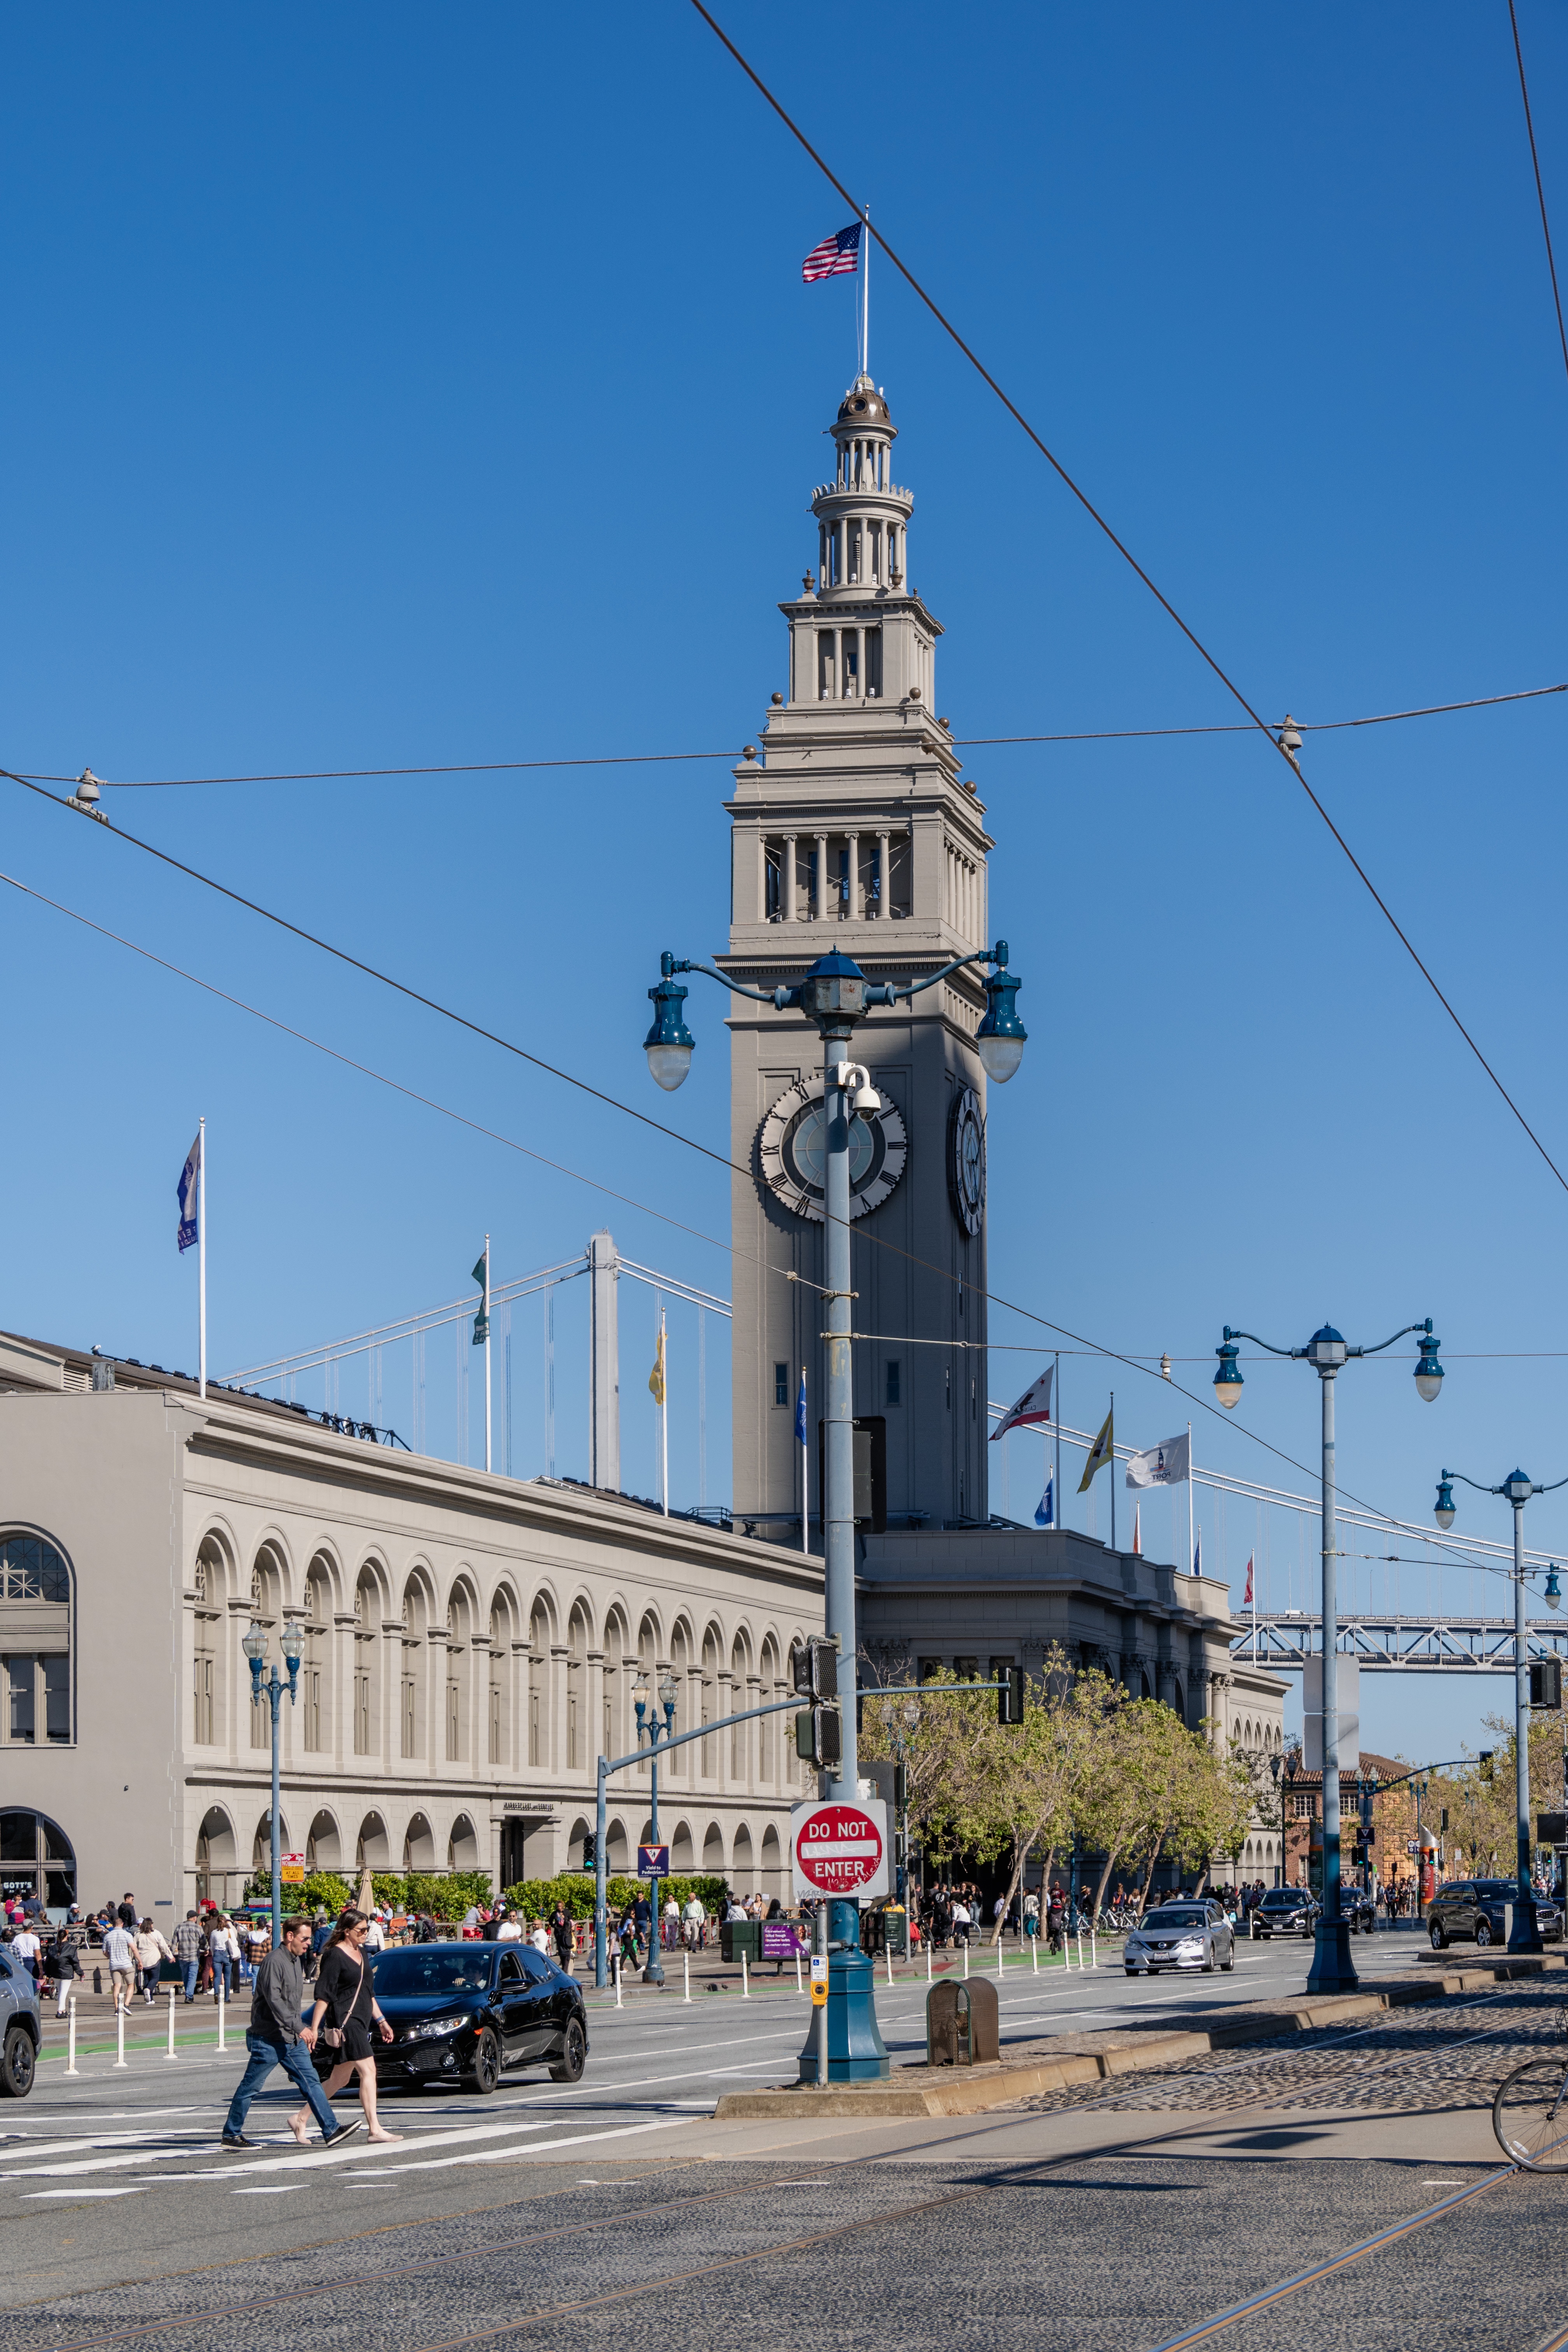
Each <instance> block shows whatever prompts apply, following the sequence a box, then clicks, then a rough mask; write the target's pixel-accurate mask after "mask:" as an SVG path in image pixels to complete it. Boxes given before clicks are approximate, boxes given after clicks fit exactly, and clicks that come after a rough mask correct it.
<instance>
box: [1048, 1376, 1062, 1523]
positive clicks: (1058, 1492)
mask: <svg viewBox="0 0 1568 2352" xmlns="http://www.w3.org/2000/svg"><path fill="white" fill-rule="evenodd" d="M1051 1390H1052V1393H1053V1394H1054V1396H1055V1398H1056V1401H1057V1468H1056V1478H1055V1482H1054V1484H1053V1486H1052V1487H1051V1524H1052V1526H1053V1527H1058V1528H1059V1527H1060V1525H1061V1523H1062V1351H1061V1349H1059V1348H1058V1349H1057V1370H1056V1378H1055V1379H1054V1380H1053V1381H1052V1382H1051Z"/></svg>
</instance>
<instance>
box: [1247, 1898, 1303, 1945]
mask: <svg viewBox="0 0 1568 2352" xmlns="http://www.w3.org/2000/svg"><path fill="white" fill-rule="evenodd" d="M1320 1909H1321V1905H1320V1904H1319V1902H1318V1900H1317V1897H1316V1896H1315V1895H1312V1894H1310V1892H1309V1891H1308V1889H1307V1888H1306V1887H1304V1886H1271V1887H1270V1888H1269V1889H1268V1893H1267V1894H1266V1895H1264V1896H1263V1898H1262V1900H1261V1901H1260V1902H1258V1903H1255V1904H1254V1905H1253V1906H1252V1910H1251V1912H1250V1914H1249V1915H1248V1918H1247V1929H1248V1932H1249V1934H1250V1935H1251V1937H1252V1940H1253V1942H1254V1943H1255V1944H1256V1943H1257V1942H1258V1940H1259V1938H1262V1939H1263V1940H1265V1941H1267V1940H1268V1939H1270V1938H1272V1937H1275V1936H1300V1937H1310V1935H1311V1934H1312V1933H1313V1932H1314V1930H1315V1929H1316V1927H1317V1925H1318V1913H1319V1911H1320Z"/></svg>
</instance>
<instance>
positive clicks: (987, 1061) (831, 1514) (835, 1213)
mask: <svg viewBox="0 0 1568 2352" xmlns="http://www.w3.org/2000/svg"><path fill="white" fill-rule="evenodd" d="M971 964H989V965H991V966H992V970H991V971H990V972H989V974H988V975H986V977H985V979H984V989H985V999H986V1003H985V1013H984V1019H983V1020H982V1021H981V1024H980V1026H979V1028H978V1030H977V1031H976V1033H975V1037H974V1049H975V1052H976V1053H977V1054H978V1055H979V1056H980V1061H981V1066H982V1067H983V1068H984V1072H985V1075H986V1076H987V1077H988V1078H992V1079H994V1081H995V1082H996V1083H997V1084H998V1085H1000V1084H1002V1083H1003V1082H1004V1081H1005V1080H1006V1079H1008V1078H1010V1077H1011V1076H1013V1074H1014V1072H1015V1071H1016V1068H1017V1066H1018V1064H1019V1062H1020V1061H1021V1060H1022V1058H1023V1053H1024V1045H1025V1043H1026V1037H1027V1032H1026V1029H1025V1027H1024V1024H1023V1023H1022V1022H1021V1021H1020V1020H1019V1018H1018V1013H1017V1008H1016V997H1017V993H1018V990H1019V987H1020V986H1021V984H1022V983H1021V982H1019V981H1018V979H1017V978H1016V975H1015V974H1013V973H1012V972H1010V971H1008V970H1007V942H1006V940H997V942H996V944H995V946H994V948H982V949H979V950H976V952H975V953H973V955H964V956H954V957H953V959H952V961H951V962H949V963H945V964H943V965H942V969H941V970H940V971H933V972H932V973H931V975H930V977H929V978H928V979H925V980H917V981H912V982H910V984H909V985H908V986H907V987H904V988H900V987H896V986H895V985H894V984H893V983H892V982H887V981H869V980H868V979H867V977H866V975H865V973H864V972H863V971H861V969H860V967H859V965H858V963H856V962H855V961H853V959H852V958H851V957H849V956H847V955H843V954H841V953H840V952H839V951H838V950H837V948H836V949H834V950H831V951H830V952H829V953H828V954H827V955H825V956H821V957H819V958H818V960H817V961H816V963H814V964H813V965H812V967H811V969H810V970H809V971H807V973H806V974H805V978H804V979H803V980H802V981H800V982H798V984H797V985H795V987H793V988H792V987H786V986H784V984H782V983H781V984H780V985H779V986H778V987H777V988H771V989H764V988H748V987H746V986H745V985H744V984H743V983H742V982H740V981H738V980H731V978H730V975H729V974H728V972H723V971H719V970H717V969H716V967H715V966H714V965H712V964H708V963H695V962H690V961H678V959H677V958H676V957H674V956H673V955H671V954H669V953H668V950H667V951H666V952H665V953H664V954H663V955H662V956H660V958H659V980H658V986H657V987H655V988H650V989H649V990H648V995H649V997H650V999H651V1000H652V1003H653V1008H654V1019H653V1026H652V1027H651V1028H650V1029H649V1031H648V1033H647V1037H646V1038H645V1040H644V1049H645V1051H646V1052H647V1064H648V1068H649V1070H650V1071H651V1072H652V1074H653V1076H654V1078H655V1080H656V1081H657V1083H658V1085H659V1086H661V1087H664V1088H665V1089H666V1090H667V1092H673V1090H674V1089H675V1088H676V1087H679V1085H680V1084H681V1082H682V1081H683V1079H684V1078H685V1076H686V1075H687V1072H688V1071H689V1068H690V1066H691V1055H692V1049H693V1047H694V1046H695V1045H696V1042H697V1041H696V1039H695V1038H694V1037H693V1036H692V1034H691V1032H690V1031H689V1029H688V1027H687V1025H686V1020H685V1014H684V1012H683V1007H684V1004H685V1001H686V996H687V991H686V990H685V989H684V988H682V987H681V985H680V983H679V981H678V980H677V978H676V974H677V973H678V972H683V971H700V972H702V973H704V974H705V975H706V976H707V978H708V979H710V980H716V981H718V982H719V983H720V985H721V987H723V988H727V989H729V990H730V992H731V994H732V995H735V996H745V997H750V998H751V999H752V1002H753V1003H759V1004H771V1005H773V1008H774V1010H775V1011H776V1012H780V1013H784V1012H797V1013H805V1016H806V1018H807V1020H809V1021H813V1022H815V1023H816V1028H817V1033H818V1034H819V1035H820V1037H821V1039H822V1042H823V1054H824V1067H823V1115H824V1125H825V1127H826V1154H825V1159H826V1167H825V1171H824V1175H825V1185H824V1200H823V1216H824V1230H825V1235H826V1243H825V1255H826V1265H825V1272H826V1282H825V1284H824V1286H823V1288H822V1291H821V1298H822V1304H823V1308H824V1310H825V1313H826V1329H824V1330H823V1332H822V1334H821V1337H822V1339H824V1340H825V1341H826V1348H827V1368H826V1381H825V1382H824V1393H823V1423H824V1428H823V1440H824V1443H823V1488H824V1492H823V1497H822V1536H823V1542H822V1549H823V1613H824V1623H825V1627H826V1633H827V1636H828V1639H829V1640H830V1641H831V1640H834V1639H837V1644H838V1652H839V1655H840V1656H841V1657H842V1658H843V1659H844V1661H845V1663H846V1665H847V1668H848V1670H849V1675H850V1683H849V1688H850V1690H851V1692H852V1691H853V1688H854V1672H855V1660H856V1638H855V1455H854V1423H855V1400H854V1381H853V1376H852V1370H851V1350H850V1340H851V1337H852V1333H851V1318H850V1311H849V1310H850V1303H851V1300H852V1299H853V1297H854V1291H853V1289H852V1287H851V1277H850V1255H849V1148H850V1135H851V1129H852V1128H853V1126H854V1124H855V1117H856V1113H857V1112H858V1111H861V1110H874V1109H875V1108H877V1105H878V1101H879V1097H878V1093H877V1089H876V1087H874V1086H873V1085H872V1083H871V1078H870V1074H869V1072H868V1071H867V1070H866V1069H865V1068H864V1067H863V1066H861V1065H860V1064H858V1063H857V1062H852V1061H850V1060H848V1059H847V1054H848V1048H849V1044H850V1040H851V1039H852V1038H853V1036H854V1034H855V1030H856V1026H857V1024H858V1023H859V1022H861V1021H863V1020H864V1019H865V1017H866V1015H867V1013H868V1012H870V1011H871V1010H872V1009H873V1008H874V1007H876V1006H878V1005H884V1004H886V1005H891V1004H898V1003H903V1002H904V1001H905V1000H907V999H908V998H910V997H911V996H919V995H920V994H921V992H922V991H924V990H925V989H928V988H935V987H936V986H937V985H938V984H939V983H940V982H942V981H944V980H947V979H949V978H951V976H952V973H954V972H955V971H963V970H964V969H965V968H966V967H967V966H969V965H971ZM859 1794H860V1785H859V1763H858V1754H857V1746H856V1737H855V1708H854V1705H853V1701H852V1699H851V1703H850V1704H849V1705H848V1706H846V1707H845V1710H844V1717H843V1739H842V1749H841V1755H840V1760H839V1762H838V1764H837V1768H836V1769H832V1771H831V1776H830V1778H829V1781H828V1788H827V1795H828V1798H829V1800H830V1801H838V1802H839V1803H847V1804H856V1803H858V1801H859ZM827 1958H828V2029H829V2045H828V2075H829V2079H830V2080H832V2081H835V2082H855V2081H859V2080H862V2079H865V2078H867V2077H869V2076H872V2075H883V2074H887V2072H888V2053H887V2050H886V2048H885V2047H884V2045H883V2042H882V2037H881V2034H880V2033H879V2031H878V2027H877V2012H876V2004H875V2000H874V1999H873V1995H872V1990H871V1985H872V1969H871V1962H870V1960H869V1958H868V1957H867V1956H866V1954H865V1953H863V1952H862V1951H861V1949H860V1906H859V1901H858V1897H856V1896H854V1895H847V1896H845V1895H837V1896H834V1897H833V1898H832V1899H831V1900H830V1902H829V1905H828V1917H827Z"/></svg>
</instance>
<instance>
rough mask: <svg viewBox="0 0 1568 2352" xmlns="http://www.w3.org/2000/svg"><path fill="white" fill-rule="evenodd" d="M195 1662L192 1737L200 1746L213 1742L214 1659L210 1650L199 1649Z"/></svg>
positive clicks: (206, 1746) (209, 1745)
mask: <svg viewBox="0 0 1568 2352" xmlns="http://www.w3.org/2000/svg"><path fill="white" fill-rule="evenodd" d="M193 1664H194V1679H195V1719H194V1721H193V1723H192V1726H191V1737H192V1738H193V1739H194V1740H195V1744H196V1746H197V1747H198V1748H210V1747H211V1746H212V1742H213V1661H212V1654H211V1653H210V1651H205V1650H198V1651H197V1652H196V1654H195V1660H194V1662H193Z"/></svg>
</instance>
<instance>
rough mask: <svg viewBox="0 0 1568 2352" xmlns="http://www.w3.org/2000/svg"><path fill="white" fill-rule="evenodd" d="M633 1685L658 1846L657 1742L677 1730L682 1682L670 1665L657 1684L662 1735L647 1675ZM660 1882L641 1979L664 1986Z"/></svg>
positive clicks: (653, 1885) (656, 1885)
mask: <svg viewBox="0 0 1568 2352" xmlns="http://www.w3.org/2000/svg"><path fill="white" fill-rule="evenodd" d="M632 1687H633V1691H634V1694H635V1700H634V1703H635V1705H636V1707H637V1746H638V1747H639V1748H640V1747H641V1746H642V1743H643V1734H644V1732H645V1731H646V1732H647V1744H648V1751H649V1758H650V1760H649V1764H648V1831H649V1835H650V1838H651V1841H652V1843H654V1844H655V1845H657V1844H658V1743H659V1740H660V1738H661V1737H662V1738H664V1739H665V1740H666V1741H668V1739H669V1738H670V1737H671V1736H672V1734H673V1733H674V1730H675V1702H676V1700H677V1699H678V1698H679V1696H680V1685H679V1683H678V1682H677V1681H676V1679H675V1676H674V1675H672V1674H671V1673H670V1671H669V1668H668V1666H666V1668H665V1670H664V1674H663V1675H662V1677H661V1678H660V1681H659V1685H658V1697H659V1705H660V1706H662V1707H663V1709H664V1729H663V1732H662V1734H661V1733H660V1730H659V1722H658V1716H657V1714H653V1711H652V1709H651V1708H650V1707H649V1705H648V1700H647V1675H645V1674H640V1673H639V1675H637V1681H636V1683H635V1684H634V1685H633V1686H632ZM650 1715H651V1717H652V1719H651V1721H650V1720H648V1717H650ZM661 1884H662V1881H661V1880H659V1879H658V1878H657V1877H656V1878H654V1879H652V1880H650V1881H649V1885H650V1886H651V1888H652V1904H653V1933H652V1935H651V1936H650V1937H648V1942H647V1967H646V1968H645V1969H644V1970H643V1972H642V1980H643V1982H644V1984H652V1985H661V1984H662V1983H663V1982H664V1969H663V1967H662V1965H661V1964H660V1960H659V1956H658V1955H659V1941H658V1939H659V1915H658V1890H659V1887H660V1885H661Z"/></svg>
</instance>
